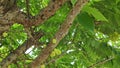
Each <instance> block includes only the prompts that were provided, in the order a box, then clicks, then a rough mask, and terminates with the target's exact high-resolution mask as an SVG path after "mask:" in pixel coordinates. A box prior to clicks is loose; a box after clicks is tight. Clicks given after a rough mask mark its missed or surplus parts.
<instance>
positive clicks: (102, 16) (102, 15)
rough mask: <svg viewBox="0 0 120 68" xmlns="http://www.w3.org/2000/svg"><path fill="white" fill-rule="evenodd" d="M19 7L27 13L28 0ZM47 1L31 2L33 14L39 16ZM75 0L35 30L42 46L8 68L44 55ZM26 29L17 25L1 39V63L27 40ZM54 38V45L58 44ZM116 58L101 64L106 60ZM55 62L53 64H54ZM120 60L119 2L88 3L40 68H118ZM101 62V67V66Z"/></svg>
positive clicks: (93, 0)
mask: <svg viewBox="0 0 120 68" xmlns="http://www.w3.org/2000/svg"><path fill="white" fill-rule="evenodd" d="M17 3H18V6H19V7H20V8H21V10H22V11H23V12H26V4H25V0H18V2H17ZM48 3H49V1H48V0H36V1H35V0H30V13H31V15H33V16H35V15H37V14H38V13H39V12H40V10H42V9H43V8H45V7H46V6H47V5H48ZM75 3H76V0H71V3H70V2H69V3H65V4H64V5H63V6H62V7H61V8H60V9H59V10H58V11H57V12H56V13H55V15H54V16H52V17H51V18H49V19H48V20H46V21H45V23H44V24H42V25H40V26H36V27H33V28H34V31H35V32H38V31H42V32H43V33H44V36H42V38H40V39H39V42H40V43H42V45H39V46H38V48H35V47H33V48H31V49H30V50H29V49H28V50H27V51H29V52H28V53H26V52H25V53H24V54H23V55H21V56H19V57H18V58H17V61H16V62H14V63H12V64H11V65H9V68H17V67H18V66H21V67H20V68H24V67H25V66H26V65H27V64H29V63H30V62H32V61H33V60H34V59H35V58H36V57H37V56H38V55H39V53H41V50H42V49H43V48H44V47H46V46H47V44H48V42H50V39H51V38H52V37H53V36H54V35H55V33H56V32H57V30H58V29H59V27H60V26H61V24H62V23H63V21H64V20H65V19H66V16H67V15H68V13H69V11H70V9H71V8H72V7H73V6H74V4H75ZM24 30H25V29H24V27H23V26H22V25H20V24H14V25H12V26H11V28H10V30H9V31H7V32H4V33H3V35H2V38H0V61H2V59H3V58H5V57H6V56H7V55H8V54H9V53H10V52H12V51H13V50H15V49H16V48H17V47H18V46H20V45H21V44H23V43H24V42H25V40H26V39H27V34H26V33H25V31H24ZM56 41H57V40H56V39H53V43H56ZM109 58H113V59H111V60H110V61H108V62H105V63H104V64H103V63H102V62H103V60H104V59H106V60H107V59H109ZM52 60H54V61H52ZM119 61H120V0H89V3H87V4H86V5H85V6H84V7H83V9H82V11H81V12H80V14H79V15H78V16H77V17H76V18H75V20H74V23H73V24H72V27H71V28H70V30H69V33H68V34H67V36H66V37H65V38H63V39H62V41H61V42H60V43H59V45H58V47H57V48H55V49H54V50H53V52H52V53H51V55H50V57H49V58H48V59H47V60H46V62H45V63H44V64H43V65H41V68H45V67H46V68H49V67H50V68H87V67H90V66H94V65H95V67H96V68H119ZM99 63H100V64H99Z"/></svg>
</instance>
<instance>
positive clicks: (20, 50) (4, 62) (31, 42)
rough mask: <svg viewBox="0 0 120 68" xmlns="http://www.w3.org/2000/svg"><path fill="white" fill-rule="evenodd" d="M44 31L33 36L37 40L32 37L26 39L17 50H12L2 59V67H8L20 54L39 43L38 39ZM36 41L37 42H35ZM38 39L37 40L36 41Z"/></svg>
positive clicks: (0, 64)
mask: <svg viewBox="0 0 120 68" xmlns="http://www.w3.org/2000/svg"><path fill="white" fill-rule="evenodd" d="M42 35H43V34H42V33H38V34H37V33H36V34H35V35H34V36H33V37H34V39H35V40H32V39H31V38H30V39H28V40H26V41H25V43H24V44H23V45H21V46H19V47H18V48H17V49H16V50H14V51H13V52H11V53H10V54H9V55H8V56H7V57H6V58H5V59H3V60H2V62H1V63H0V66H1V68H7V66H8V65H9V64H11V63H12V62H13V61H14V60H16V58H17V57H18V56H20V55H21V54H23V53H24V52H25V51H26V50H27V49H28V48H30V47H31V46H32V45H35V44H36V45H37V44H38V39H39V38H40V37H42ZM34 41H35V42H34ZM36 41H37V42H36Z"/></svg>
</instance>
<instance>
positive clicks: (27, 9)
mask: <svg viewBox="0 0 120 68" xmlns="http://www.w3.org/2000/svg"><path fill="white" fill-rule="evenodd" d="M29 3H30V2H29V0H26V11H27V16H28V18H30V5H29Z"/></svg>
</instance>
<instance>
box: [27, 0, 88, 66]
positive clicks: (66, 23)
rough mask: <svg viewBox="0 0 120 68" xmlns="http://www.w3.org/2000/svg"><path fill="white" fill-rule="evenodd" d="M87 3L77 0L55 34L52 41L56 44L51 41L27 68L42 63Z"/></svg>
mask: <svg viewBox="0 0 120 68" xmlns="http://www.w3.org/2000/svg"><path fill="white" fill-rule="evenodd" d="M86 2H87V0H78V1H77V3H76V5H75V6H74V7H73V9H72V10H71V11H70V13H69V15H68V16H67V19H66V20H65V21H64V23H63V24H62V25H61V28H60V29H59V30H58V32H57V33H56V34H55V36H54V37H53V39H55V40H56V43H53V42H52V41H53V39H51V41H50V43H49V44H48V46H47V47H46V48H45V49H43V51H42V52H41V54H40V55H39V56H38V57H37V58H36V59H35V60H34V61H33V62H32V63H31V64H30V65H29V68H39V67H40V65H41V63H43V62H44V61H45V60H46V59H47V58H48V56H49V55H50V53H51V52H52V50H53V49H54V48H55V47H56V46H57V45H58V43H59V42H60V41H61V39H62V38H64V37H65V35H66V34H67V33H68V31H69V28H70V27H71V25H72V23H73V21H74V19H75V17H76V16H77V15H78V14H79V12H80V10H81V8H82V6H83V5H84V4H85V3H86Z"/></svg>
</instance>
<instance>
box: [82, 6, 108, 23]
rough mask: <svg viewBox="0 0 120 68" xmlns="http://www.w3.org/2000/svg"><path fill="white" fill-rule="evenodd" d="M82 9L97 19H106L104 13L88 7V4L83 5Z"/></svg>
mask: <svg viewBox="0 0 120 68" xmlns="http://www.w3.org/2000/svg"><path fill="white" fill-rule="evenodd" d="M83 11H85V12H87V13H88V14H91V15H92V16H93V17H94V18H95V19H96V20H97V21H108V20H107V19H106V18H105V17H104V15H103V14H102V13H101V12H100V11H99V10H98V9H96V8H93V7H90V6H88V5H86V6H84V7H83Z"/></svg>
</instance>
